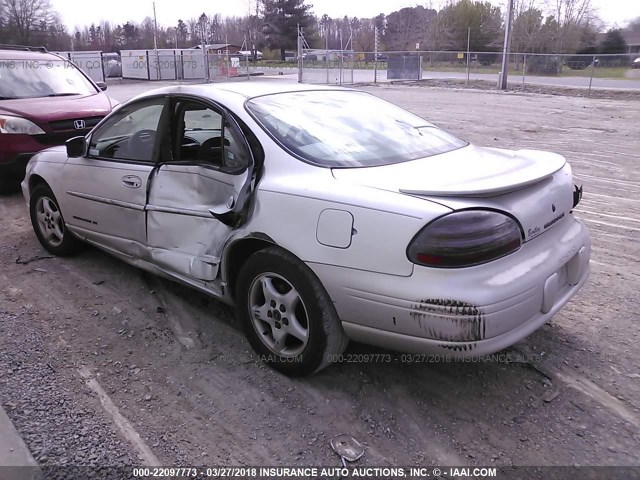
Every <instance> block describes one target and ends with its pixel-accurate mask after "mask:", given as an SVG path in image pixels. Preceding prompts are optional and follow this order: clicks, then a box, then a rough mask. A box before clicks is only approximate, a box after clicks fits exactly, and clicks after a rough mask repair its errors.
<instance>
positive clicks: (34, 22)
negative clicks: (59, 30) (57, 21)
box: [2, 0, 52, 44]
mask: <svg viewBox="0 0 640 480" xmlns="http://www.w3.org/2000/svg"><path fill="white" fill-rule="evenodd" d="M2 3H3V10H4V11H5V13H4V15H5V16H6V17H7V18H8V23H9V24H10V25H11V26H13V27H14V28H15V30H16V32H17V34H18V41H19V42H20V43H24V44H28V43H29V38H30V36H31V33H32V31H34V30H36V29H37V28H38V27H39V26H40V25H41V24H42V23H43V22H44V24H46V25H49V24H50V23H51V21H52V16H51V5H50V3H49V0H3V2H2Z"/></svg>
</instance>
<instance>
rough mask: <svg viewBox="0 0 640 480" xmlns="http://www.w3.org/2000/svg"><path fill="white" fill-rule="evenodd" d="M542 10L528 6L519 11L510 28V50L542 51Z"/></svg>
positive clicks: (522, 51)
mask: <svg viewBox="0 0 640 480" xmlns="http://www.w3.org/2000/svg"><path fill="white" fill-rule="evenodd" d="M542 20H543V16H542V12H541V11H540V10H538V9H537V8H530V9H528V10H525V11H521V12H519V14H518V16H517V17H515V18H514V20H513V28H512V30H511V51H513V52H518V53H542V52H543V51H544V40H545V39H544V37H543V36H542Z"/></svg>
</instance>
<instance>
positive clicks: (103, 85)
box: [96, 82, 107, 92]
mask: <svg viewBox="0 0 640 480" xmlns="http://www.w3.org/2000/svg"><path fill="white" fill-rule="evenodd" d="M96 85H97V86H98V88H99V89H100V90H102V91H103V92H104V91H105V90H106V89H107V82H96Z"/></svg>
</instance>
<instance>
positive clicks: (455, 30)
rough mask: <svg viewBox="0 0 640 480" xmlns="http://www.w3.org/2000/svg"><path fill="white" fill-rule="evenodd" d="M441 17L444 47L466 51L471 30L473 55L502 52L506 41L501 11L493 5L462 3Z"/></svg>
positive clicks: (443, 11) (453, 5) (444, 10)
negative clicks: (500, 49) (503, 43)
mask: <svg viewBox="0 0 640 480" xmlns="http://www.w3.org/2000/svg"><path fill="white" fill-rule="evenodd" d="M438 17H440V18H439V27H440V31H439V36H440V37H441V40H440V43H441V45H440V46H441V47H445V48H447V49H449V50H466V49H467V36H468V29H469V28H471V37H470V49H471V51H473V52H490V51H497V50H499V48H500V46H501V42H502V38H503V32H502V14H501V13H500V7H496V6H494V5H492V4H491V3H489V2H479V1H475V2H474V1H471V0H459V1H458V2H457V3H452V4H449V5H447V6H446V7H444V8H443V9H442V10H441V11H440V12H439V13H438Z"/></svg>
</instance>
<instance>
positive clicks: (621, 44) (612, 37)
mask: <svg viewBox="0 0 640 480" xmlns="http://www.w3.org/2000/svg"><path fill="white" fill-rule="evenodd" d="M626 51H627V42H626V41H625V39H624V36H623V35H622V29H621V28H616V29H611V30H609V31H608V32H607V34H606V35H605V37H604V40H602V43H601V44H600V53H605V54H606V53H609V54H611V53H625V52H626Z"/></svg>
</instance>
